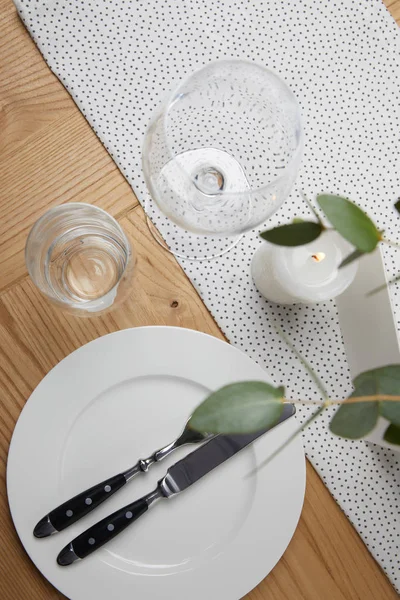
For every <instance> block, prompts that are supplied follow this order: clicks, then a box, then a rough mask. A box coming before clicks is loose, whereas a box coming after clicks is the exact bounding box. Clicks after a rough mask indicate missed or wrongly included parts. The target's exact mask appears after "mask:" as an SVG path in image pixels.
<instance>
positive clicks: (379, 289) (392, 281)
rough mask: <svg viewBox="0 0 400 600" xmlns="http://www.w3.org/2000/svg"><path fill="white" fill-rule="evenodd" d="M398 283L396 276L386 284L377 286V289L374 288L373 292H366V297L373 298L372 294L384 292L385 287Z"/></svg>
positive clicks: (398, 276) (399, 279)
mask: <svg viewBox="0 0 400 600" xmlns="http://www.w3.org/2000/svg"><path fill="white" fill-rule="evenodd" d="M398 281H400V275H396V277H393V279H390V281H388V282H387V283H383V284H382V285H379V286H378V287H376V288H374V289H373V290H371V291H370V292H368V294H367V297H369V296H373V295H374V294H377V293H378V292H381V291H382V290H385V289H386V288H387V287H389V286H391V285H393V283H397V282H398Z"/></svg>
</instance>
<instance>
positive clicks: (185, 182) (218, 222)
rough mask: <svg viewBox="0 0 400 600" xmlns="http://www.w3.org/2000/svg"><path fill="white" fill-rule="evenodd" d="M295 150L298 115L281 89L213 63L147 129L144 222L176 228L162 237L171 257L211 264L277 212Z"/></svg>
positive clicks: (270, 80) (249, 66) (241, 69)
mask: <svg viewBox="0 0 400 600" xmlns="http://www.w3.org/2000/svg"><path fill="white" fill-rule="evenodd" d="M302 146H303V132H302V126H301V119H300V111H299V106H298V103H297V100H296V98H295V96H294V94H293V93H292V92H291V90H290V89H289V88H288V86H287V85H286V83H285V82H284V81H282V79H280V78H279V77H278V76H277V75H276V74H275V73H273V72H272V71H270V70H269V69H267V68H265V67H262V66H260V65H258V64H254V63H251V62H247V61H242V60H222V61H217V62H214V63H211V64H209V65H207V66H205V67H203V68H201V69H200V70H198V71H196V72H195V73H193V74H192V75H191V76H190V77H188V79H186V80H185V81H183V82H182V83H181V84H180V85H179V86H178V88H177V89H176V90H175V91H174V92H173V93H172V94H171V95H170V96H169V97H168V98H167V100H166V101H165V102H164V103H163V105H162V106H161V108H160V109H159V110H158V112H157V113H156V115H155V117H154V118H153V120H152V121H151V123H150V125H149V127H148V129H147V132H146V135H145V141H144V147H143V156H142V159H143V171H144V176H145V181H146V185H147V187H148V189H149V192H150V195H151V199H150V200H149V201H148V203H147V205H146V212H147V214H148V216H150V218H151V219H152V221H153V222H158V223H161V222H162V220H161V218H160V211H161V213H162V214H164V215H166V216H167V217H169V219H170V220H171V221H173V223H175V224H176V225H178V227H179V228H182V229H181V232H180V233H178V234H177V230H178V228H175V229H174V235H170V236H168V243H169V245H170V250H171V251H172V252H173V253H174V254H177V255H178V256H181V257H182V258H191V259H196V258H210V248H211V247H212V246H213V248H214V252H212V253H211V254H214V256H215V255H219V254H221V253H223V251H226V250H227V249H229V247H231V246H232V244H233V243H235V239H236V240H237V236H238V235H240V234H242V233H243V232H245V231H248V230H250V229H253V228H254V227H256V226H258V225H260V224H262V223H264V222H265V221H266V219H267V218H268V217H269V216H270V215H272V213H274V212H275V211H276V210H277V209H278V208H279V206H281V204H282V203H283V202H284V200H285V199H286V197H287V196H288V194H289V192H290V189H291V187H292V185H293V183H294V180H295V178H296V175H297V172H298V168H299V165H300V161H301V155H302ZM182 231H184V232H186V233H182ZM190 234H192V235H190ZM193 234H194V235H193ZM177 235H178V236H179V240H177V239H176V238H177ZM185 235H186V236H187V239H186V241H185ZM205 236H213V238H214V240H215V239H218V238H219V239H220V242H219V246H218V243H217V244H216V243H215V242H214V244H213V245H212V244H210V242H209V241H207V238H206V237H205ZM232 236H236V238H235V239H234V238H233V237H232ZM174 241H175V242H176V243H175V244H174ZM221 249H222V250H221Z"/></svg>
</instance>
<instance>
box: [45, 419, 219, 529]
mask: <svg viewBox="0 0 400 600" xmlns="http://www.w3.org/2000/svg"><path fill="white" fill-rule="evenodd" d="M188 423H189V421H187V423H186V425H185V428H184V429H183V431H182V433H181V435H180V436H179V437H178V438H176V440H175V441H173V442H171V443H170V444H168V445H167V446H164V447H163V448H160V450H156V452H154V453H153V454H152V455H151V456H149V458H141V459H139V460H138V462H137V463H136V464H135V465H134V466H133V467H131V468H130V469H127V470H126V471H123V472H122V473H119V474H118V475H114V476H113V477H110V478H109V479H106V480H105V481H102V482H101V483H98V484H97V485H94V486H93V487H91V488H89V489H87V490H85V491H83V492H81V493H80V494H77V495H76V496H74V497H73V498H71V499H70V500H67V501H66V502H64V503H63V504H61V505H60V506H58V507H57V508H55V509H54V510H52V511H51V512H49V513H48V514H47V515H45V516H44V517H43V518H42V519H40V521H39V522H38V523H37V525H36V527H35V528H34V530H33V534H34V536H35V537H37V538H44V537H48V536H50V535H53V534H54V533H57V532H58V531H62V530H63V529H66V528H67V527H69V526H70V525H72V524H73V523H76V521H79V519H82V517H85V516H86V515H87V514H89V513H90V512H91V511H92V510H94V509H95V508H97V507H98V506H99V505H100V504H102V503H103V502H104V501H105V500H107V499H108V498H111V496H112V495H113V494H115V492H117V491H118V490H120V489H121V488H122V487H123V486H124V485H125V484H126V483H128V482H129V481H131V480H132V479H133V478H134V477H135V476H136V475H137V474H138V473H146V472H147V471H148V470H149V468H150V467H151V465H153V464H154V463H156V462H160V461H162V460H164V458H166V457H167V456H169V454H171V453H172V452H174V450H176V449H177V448H180V447H181V446H185V445H186V444H198V443H200V442H204V441H206V440H209V439H211V438H212V437H215V436H214V435H212V434H203V433H199V432H197V431H193V429H190V427H189V425H188Z"/></svg>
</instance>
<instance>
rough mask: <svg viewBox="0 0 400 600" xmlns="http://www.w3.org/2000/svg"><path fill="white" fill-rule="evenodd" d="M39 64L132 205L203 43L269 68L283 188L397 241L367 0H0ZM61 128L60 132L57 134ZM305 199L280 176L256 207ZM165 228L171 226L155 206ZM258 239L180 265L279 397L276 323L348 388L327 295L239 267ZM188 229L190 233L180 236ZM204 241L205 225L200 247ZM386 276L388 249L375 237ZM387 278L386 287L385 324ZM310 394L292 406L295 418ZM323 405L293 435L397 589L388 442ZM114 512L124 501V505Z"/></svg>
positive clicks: (392, 149)
mask: <svg viewBox="0 0 400 600" xmlns="http://www.w3.org/2000/svg"><path fill="white" fill-rule="evenodd" d="M15 2H16V4H17V6H18V9H19V12H20V15H21V17H22V20H23V21H24V23H25V24H26V26H27V27H28V29H29V31H30V32H31V34H32V36H33V38H34V39H35V41H36V43H37V44H38V46H39V48H40V50H41V51H42V53H43V55H44V57H45V59H46V60H47V62H48V64H49V65H50V67H51V69H52V70H53V71H54V73H55V74H56V75H57V76H58V77H59V79H60V80H61V81H62V82H63V84H64V85H65V87H66V88H67V89H68V90H69V92H70V93H71V94H72V96H73V97H74V99H75V101H76V103H77V104H78V106H79V107H80V109H81V110H82V112H83V113H84V115H85V116H86V117H87V119H88V120H89V122H90V123H91V125H92V127H93V129H94V130H95V131H96V133H97V134H98V136H99V137H100V139H101V140H102V142H103V143H104V145H105V146H106V148H107V149H108V151H109V152H110V154H111V155H112V156H113V158H114V160H115V161H116V162H117V164H118V165H119V167H120V169H121V171H122V172H123V173H124V175H125V176H126V178H127V180H128V181H129V182H130V183H131V185H132V186H133V188H134V189H135V191H136V193H137V195H138V197H139V199H140V201H141V202H142V204H145V203H146V201H147V200H148V194H147V191H146V187H145V184H144V180H143V175H142V171H141V146H142V141H143V136H144V131H145V128H146V125H147V123H148V122H149V120H150V117H151V114H152V112H153V110H154V108H155V107H156V106H157V105H158V104H159V103H160V102H161V101H162V100H163V99H164V97H165V95H166V93H167V91H169V90H170V89H171V88H172V87H174V86H175V85H176V84H177V83H178V81H180V80H181V79H182V78H184V77H185V76H187V75H188V74H189V73H191V72H192V71H193V70H194V69H196V68H197V67H199V66H201V65H204V64H206V63H208V62H209V61H211V60H215V59H218V58H224V57H230V58H245V59H249V60H252V61H255V62H258V63H260V64H263V65H265V66H268V67H269V68H271V69H273V70H275V72H276V73H278V74H279V75H280V76H281V77H283V79H284V80H285V81H286V82H287V83H288V85H289V86H290V87H291V89H292V90H293V92H294V93H295V94H296V96H297V98H298V100H299V103H300V105H301V110H302V114H303V120H304V126H305V132H306V147H305V156H304V160H303V166H302V169H301V171H300V174H299V177H298V187H299V188H302V189H304V190H305V192H306V193H307V194H308V195H309V196H310V197H312V196H313V195H314V194H315V193H316V192H332V193H340V194H343V195H347V196H348V197H350V198H352V199H353V200H354V201H356V202H358V203H359V204H360V205H361V206H362V207H364V208H365V209H366V210H368V211H369V212H370V213H371V214H373V215H374V217H375V219H376V222H377V224H378V226H379V227H381V228H384V229H385V231H386V233H387V236H388V237H389V238H391V239H394V240H396V239H397V241H400V240H399V235H398V231H399V229H400V228H399V217H398V215H397V214H396V213H395V211H394V210H393V208H392V206H393V204H394V202H395V201H396V199H397V198H398V197H399V196H400V190H399V170H398V164H397V162H398V139H399V134H398V132H399V124H400V123H399V121H400V113H399V108H398V107H399V106H400V102H399V99H400V67H399V61H398V57H399V56H400V33H399V31H398V29H397V26H396V24H395V22H394V21H393V19H392V18H391V17H390V15H389V14H388V12H387V11H386V9H385V8H384V6H383V4H382V3H381V1H380V0H363V1H360V0H336V1H335V2H332V0H319V1H318V2H315V0H302V2H287V0H222V1H221V2H215V1H214V0H181V1H180V2H175V1H173V0H165V1H164V0H163V1H161V0H113V2H106V1H104V0H79V1H78V0H77V1H76V2H73V3H71V2H69V1H68V0H52V1H51V2H50V1H46V2H39V1H38V0H15ZM60 142H61V143H62V140H61V141H60ZM306 214H307V209H306V207H305V205H304V203H303V202H302V201H301V199H300V196H299V194H298V192H297V191H296V190H294V191H293V192H292V194H291V195H290V197H289V199H288V200H287V202H286V203H285V205H284V206H283V207H282V208H281V209H280V211H279V212H278V213H276V214H275V215H274V216H273V217H272V218H271V219H270V221H269V226H271V225H274V224H278V223H284V222H287V221H288V220H289V218H292V217H293V216H296V215H306ZM157 225H158V227H159V229H160V230H161V232H162V233H163V235H164V237H165V238H166V239H167V240H171V239H172V238H175V240H174V241H175V242H176V240H178V242H177V243H178V244H179V236H180V235H181V234H180V232H179V230H177V228H176V227H175V226H174V225H172V224H171V223H170V222H168V221H167V220H166V219H164V218H163V217H161V216H159V217H158V218H157ZM260 243H261V242H260V240H259V239H258V238H257V235H256V233H255V232H252V233H248V234H246V235H245V236H244V237H243V238H242V239H241V241H240V243H239V244H238V245H237V246H236V247H235V248H234V249H233V250H231V251H230V252H229V253H228V254H225V255H223V256H222V257H220V258H218V259H217V260H214V261H209V262H196V263H193V262H189V261H186V262H185V261H182V265H183V267H184V269H185V271H186V272H187V274H188V275H189V277H190V278H191V280H192V282H193V283H194V285H195V286H196V288H197V289H198V291H199V293H200V294H201V296H202V298H203V300H204V301H205V303H206V305H207V306H208V308H209V309H210V311H211V313H212V314H213V316H214V317H215V319H216V320H217V322H218V324H219V325H220V326H221V328H222V330H223V331H224V333H225V334H226V335H227V337H228V338H229V340H230V341H231V342H232V343H233V344H235V345H236V346H237V347H239V348H241V349H242V350H244V351H245V352H246V353H247V354H249V356H251V357H252V358H253V359H255V360H256V361H257V362H259V363H260V364H261V365H263V366H264V367H265V368H266V370H267V371H268V373H269V374H270V375H271V377H272V378H273V379H274V381H275V382H276V383H278V382H279V383H281V382H284V383H286V384H287V388H288V395H289V397H292V398H302V399H304V400H307V399H309V400H311V399H315V398H317V397H318V393H317V391H316V390H315V388H314V386H313V383H312V381H311V380H310V377H309V376H308V374H307V373H306V372H305V371H304V370H303V369H302V368H301V367H300V365H299V363H298V361H297V360H296V358H295V357H294V356H293V354H292V352H291V351H290V350H289V349H288V348H287V347H286V345H285V343H284V342H283V341H282V340H281V339H280V338H279V337H278V336H277V334H276V332H275V329H274V324H276V323H278V324H279V325H280V326H281V327H282V328H283V330H284V331H285V332H286V334H287V335H288V336H289V337H290V339H291V340H292V342H293V344H294V345H295V347H296V348H297V349H298V350H300V351H301V352H302V353H303V354H304V356H305V357H306V358H307V360H308V361H309V362H310V363H311V364H312V365H313V367H314V368H315V369H316V370H317V371H318V372H319V373H320V374H321V377H322V378H323V381H324V383H325V384H326V386H327V388H328V390H329V393H330V394H331V395H332V396H333V397H343V396H344V395H345V394H347V393H348V392H349V391H350V389H351V383H350V378H349V373H348V368H347V364H346V357H345V353H344V347H343V342H342V338H341V333H340V328H339V323H338V317H337V311H336V306H335V303H334V302H327V303H321V304H318V305H315V306H290V307H285V306H279V305H274V304H271V303H268V302H267V301H266V300H264V299H263V298H262V297H261V296H260V295H259V294H258V292H257V290H256V289H255V287H254V285H253V283H252V281H251V278H250V262H251V257H252V254H253V253H254V251H255V250H256V248H257V247H258V244H260ZM194 244H195V238H194ZM214 246H215V248H218V242H217V241H215V240H213V239H212V238H211V239H209V248H210V252H213V251H215V248H214ZM384 255H385V262H386V268H387V272H388V275H389V276H392V275H394V274H395V273H397V272H398V270H400V262H399V254H398V253H397V254H396V253H395V250H394V249H393V248H387V249H385V252H384ZM399 294H400V291H399V288H393V290H392V300H393V307H394V310H395V316H396V320H397V323H398V325H399V326H400V297H399ZM311 411H312V407H307V406H306V407H304V408H302V409H300V410H299V419H300V420H301V421H304V420H305V419H306V418H307V417H308V416H309V414H310V413H311ZM329 418H330V415H329V413H327V414H325V415H324V416H323V417H322V418H320V419H319V420H317V421H316V422H314V424H313V425H312V426H311V427H309V428H308V429H307V431H306V432H305V434H304V443H305V447H306V451H307V455H308V457H309V459H310V460H311V461H312V463H313V465H314V466H315V468H316V469H317V470H318V472H319V474H320V475H321V477H322V479H323V481H324V482H325V483H326V485H327V486H328V488H329V489H330V491H331V492H332V494H333V496H334V497H335V499H336V500H337V501H338V503H339V504H340V506H341V507H342V509H343V510H344V512H345V514H346V515H347V516H348V517H349V519H350V520H351V522H352V523H353V525H354V526H355V527H356V529H357V530H358V532H359V533H360V535H361V536H362V538H363V540H364V541H365V543H366V545H367V546H368V548H369V550H370V551H371V553H372V554H373V555H374V556H375V558H376V559H377V560H378V561H379V563H380V564H381V566H382V568H383V569H384V570H385V572H386V573H387V575H388V576H389V577H390V579H391V581H392V582H393V584H394V585H395V586H396V587H397V589H400V577H399V570H400V562H399V556H400V552H399V545H400V542H399V538H400V534H399V513H400V486H399V481H400V473H399V470H400V461H399V455H398V454H395V453H393V452H390V451H388V450H384V449H382V448H379V447H377V446H375V445H373V444H370V443H367V442H364V441H346V440H341V439H339V438H336V437H333V436H332V435H331V434H330V433H329V431H328V429H327V423H328V421H329ZM126 517H127V518H129V516H128V513H127V515H126Z"/></svg>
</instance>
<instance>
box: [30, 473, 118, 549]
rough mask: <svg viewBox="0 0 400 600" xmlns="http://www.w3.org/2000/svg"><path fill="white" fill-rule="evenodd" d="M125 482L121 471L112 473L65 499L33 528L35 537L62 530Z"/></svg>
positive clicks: (108, 496)
mask: <svg viewBox="0 0 400 600" xmlns="http://www.w3.org/2000/svg"><path fill="white" fill-rule="evenodd" d="M125 483H126V478H125V476H124V475H123V474H122V473H121V474H119V475H114V477H110V478H109V479H106V480H105V481H102V482H101V483H98V484H97V485H94V486H93V487H91V488H89V489H88V490H85V491H84V492H81V493H80V494H78V495H77V496H74V497H73V498H71V499H70V500H67V501H66V502H64V504H61V505H60V506H58V507H57V508H55V509H54V510H52V511H51V512H50V513H49V514H48V515H46V516H45V517H43V519H41V520H40V521H39V523H38V524H37V525H36V527H35V529H34V530H33V533H34V535H35V537H38V538H43V537H47V536H49V535H51V534H52V533H56V532H57V531H62V530H63V529H65V528H66V527H68V526H69V525H72V523H75V522H76V521H78V520H79V519H81V518H82V517H84V516H85V515H87V514H88V513H90V512H91V511H92V510H93V509H95V508H96V507H97V506H99V505H100V504H101V503H102V502H104V501H105V500H107V498H110V497H111V496H112V495H113V494H115V492H117V491H118V490H119V489H121V488H122V486H123V485H125Z"/></svg>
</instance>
